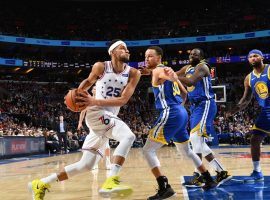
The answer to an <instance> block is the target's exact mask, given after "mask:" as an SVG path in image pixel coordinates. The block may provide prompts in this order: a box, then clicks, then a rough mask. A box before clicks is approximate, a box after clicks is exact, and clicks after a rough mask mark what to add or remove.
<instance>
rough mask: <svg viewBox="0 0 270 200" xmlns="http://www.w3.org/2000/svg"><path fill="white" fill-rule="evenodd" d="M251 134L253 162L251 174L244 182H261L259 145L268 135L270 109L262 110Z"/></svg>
mask: <svg viewBox="0 0 270 200" xmlns="http://www.w3.org/2000/svg"><path fill="white" fill-rule="evenodd" d="M251 134H252V135H251V139H250V144H251V147H250V148H251V149H250V150H251V156H252V162H253V172H252V173H251V175H250V177H248V178H247V179H246V180H245V181H247V182H254V181H263V180H264V176H263V173H262V169H261V164H260V156H261V143H262V141H263V139H264V137H265V136H266V135H270V109H262V111H261V113H260V114H259V116H258V118H257V120H256V122H255V124H254V127H253V130H252V132H251Z"/></svg>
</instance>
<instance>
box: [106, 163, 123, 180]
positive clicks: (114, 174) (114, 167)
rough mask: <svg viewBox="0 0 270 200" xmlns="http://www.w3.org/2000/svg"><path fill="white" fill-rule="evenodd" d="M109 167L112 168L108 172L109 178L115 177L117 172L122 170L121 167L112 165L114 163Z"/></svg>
mask: <svg viewBox="0 0 270 200" xmlns="http://www.w3.org/2000/svg"><path fill="white" fill-rule="evenodd" d="M111 167H112V169H111V171H110V174H109V177H110V176H116V175H117V174H118V173H119V171H120V170H121V168H122V166H121V165H118V164H114V163H113V164H112V165H111Z"/></svg>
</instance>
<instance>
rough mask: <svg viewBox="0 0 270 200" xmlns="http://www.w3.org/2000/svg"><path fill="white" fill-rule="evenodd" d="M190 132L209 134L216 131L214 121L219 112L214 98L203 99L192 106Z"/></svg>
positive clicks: (202, 134)
mask: <svg viewBox="0 0 270 200" xmlns="http://www.w3.org/2000/svg"><path fill="white" fill-rule="evenodd" d="M190 111H191V115H190V130H191V131H190V133H195V132H197V133H198V135H201V136H206V137H207V136H208V135H209V134H211V133H213V132H214V131H215V129H214V125H213V121H214V119H215V116H216V113H217V105H216V102H215V100H214V99H210V100H206V101H201V102H199V103H196V104H193V105H192V106H191V107H190Z"/></svg>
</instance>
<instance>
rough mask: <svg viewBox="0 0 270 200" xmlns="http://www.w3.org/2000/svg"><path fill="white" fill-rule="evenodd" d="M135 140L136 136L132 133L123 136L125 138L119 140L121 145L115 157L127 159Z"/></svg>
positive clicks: (116, 150) (117, 148) (115, 152)
mask: <svg viewBox="0 0 270 200" xmlns="http://www.w3.org/2000/svg"><path fill="white" fill-rule="evenodd" d="M135 138H136V136H135V135H134V134H133V133H132V132H130V134H126V136H124V135H123V138H122V139H120V140H119V144H118V146H117V147H116V149H115V151H114V153H113V155H114V156H121V157H124V158H126V157H127V155H128V152H129V150H130V148H131V146H132V144H133V142H134V140H135Z"/></svg>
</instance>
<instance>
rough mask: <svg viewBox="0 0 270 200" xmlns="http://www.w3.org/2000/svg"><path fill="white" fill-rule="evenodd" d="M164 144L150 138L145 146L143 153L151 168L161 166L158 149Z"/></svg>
mask: <svg viewBox="0 0 270 200" xmlns="http://www.w3.org/2000/svg"><path fill="white" fill-rule="evenodd" d="M162 146H163V144H161V143H157V142H154V141H151V140H149V139H148V140H147V141H146V143H145V145H144V147H143V155H144V157H145V159H146V161H147V163H148V165H149V167H150V168H151V169H153V168H155V167H160V162H159V160H158V157H157V154H156V151H157V149H159V148H160V147H162Z"/></svg>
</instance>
